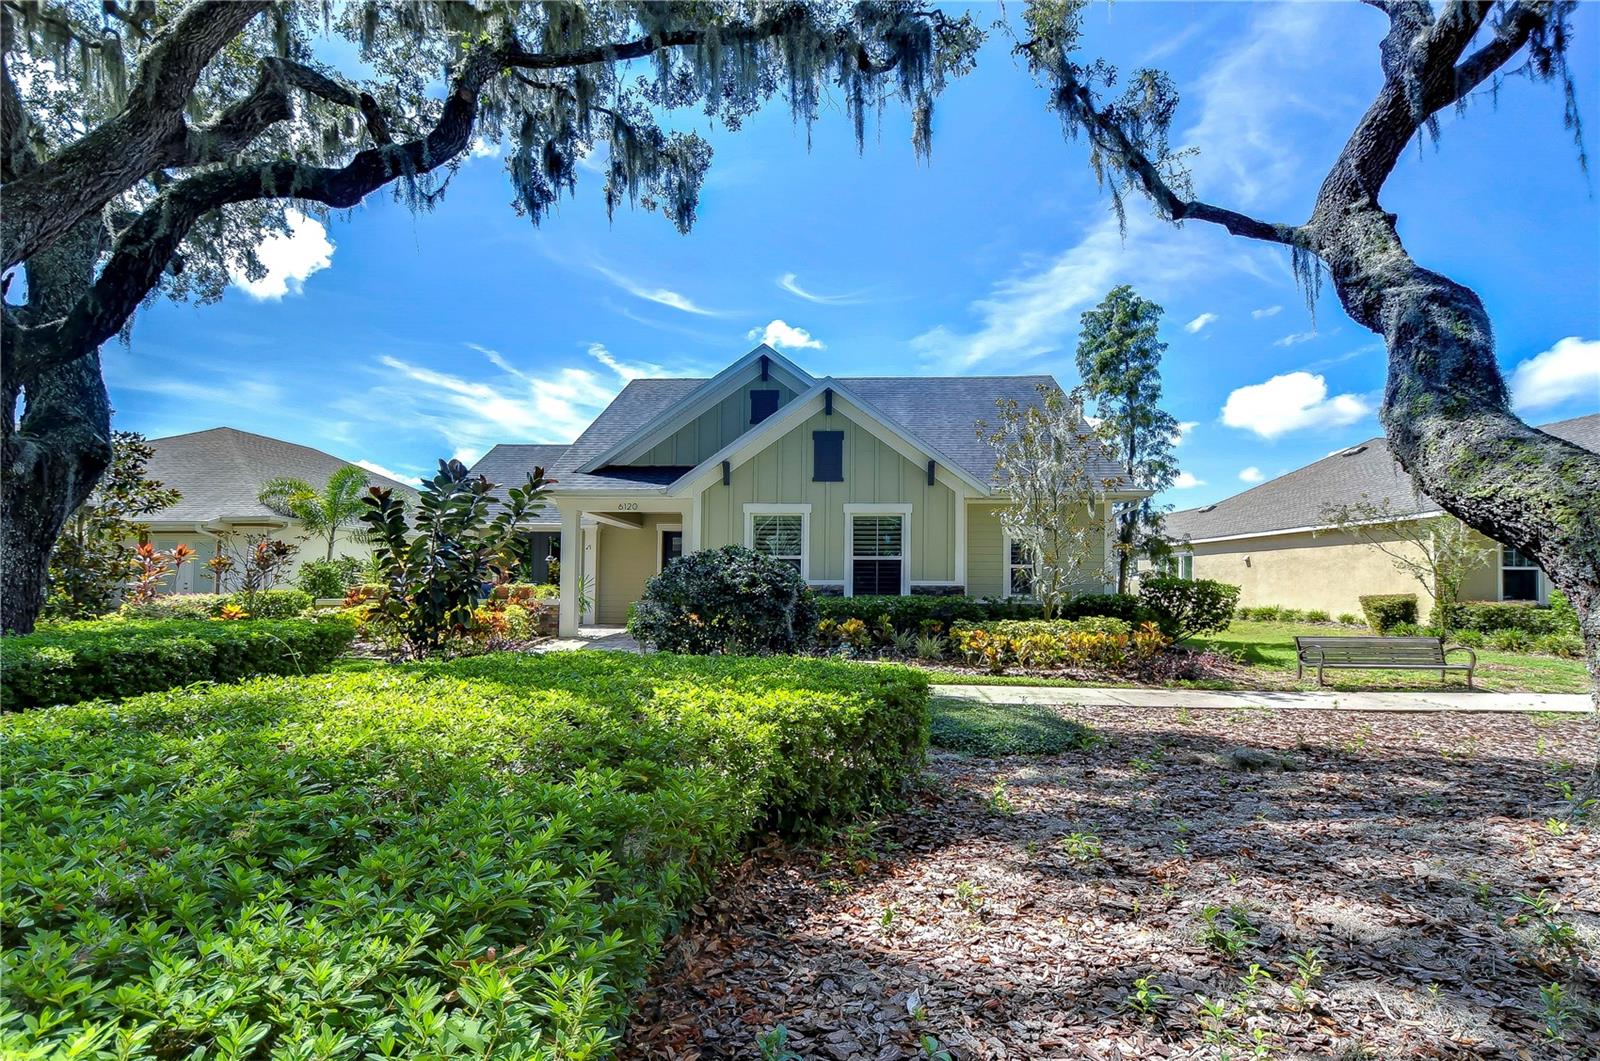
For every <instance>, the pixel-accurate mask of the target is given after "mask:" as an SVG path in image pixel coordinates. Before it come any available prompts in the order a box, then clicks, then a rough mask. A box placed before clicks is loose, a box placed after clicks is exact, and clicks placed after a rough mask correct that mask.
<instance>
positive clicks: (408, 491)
mask: <svg viewBox="0 0 1600 1061" xmlns="http://www.w3.org/2000/svg"><path fill="white" fill-rule="evenodd" d="M150 445H151V447H152V448H153V449H154V450H155V454H154V455H153V456H152V457H151V458H150V463H149V464H148V465H147V466H146V469H145V472H146V474H147V475H148V476H149V477H150V478H151V479H155V480H158V481H159V482H160V483H161V484H162V485H163V486H167V487H171V488H173V489H175V490H177V491H178V492H179V493H180V494H182V495H183V499H182V500H181V501H179V502H178V503H177V504H176V505H173V506H171V507H169V508H164V509H162V510H161V511H159V512H154V513H151V514H150V515H149V516H146V517H144V518H143V519H142V520H141V522H147V523H203V522H207V521H210V520H216V519H238V518H241V517H242V518H245V519H250V518H260V519H265V520H275V519H278V518H280V517H278V516H277V515H276V514H274V513H273V511H272V510H271V509H269V508H267V506H265V505H263V504H262V503H261V502H260V501H258V500H257V495H259V494H260V493H261V488H262V486H264V485H265V484H266V482H267V481H268V480H269V479H276V478H278V477H280V476H292V477H294V478H296V479H304V480H306V481H307V482H309V483H310V484H311V485H312V486H321V485H322V484H323V483H325V482H327V481H328V476H330V475H332V474H333V473H334V472H336V471H338V470H339V469H340V468H343V467H347V466H349V465H350V464H351V462H350V461H347V460H342V459H340V458H338V457H335V456H334V455H333V454H331V453H324V452H323V451H322V450H320V449H312V448H311V447H310V446H300V445H296V444H295V443H293V442H285V441H283V440H282V439H278V438H269V437H267V436H266V435H255V434H251V433H250V432H248V431H240V430H238V429H237V428H232V427H213V428H211V429H210V430H207V431H193V432H190V433H189V434H187V435H169V436H167V437H166V438H153V439H151V440H150ZM367 478H368V479H369V480H370V481H371V483H372V485H374V486H385V487H388V488H389V489H391V490H397V491H399V492H400V493H402V494H404V495H407V496H409V497H415V496H416V491H415V490H414V489H412V488H411V487H409V486H407V485H405V484H404V483H398V482H395V481H394V480H393V479H390V478H389V477H387V476H384V475H378V474H377V473H376V472H367Z"/></svg>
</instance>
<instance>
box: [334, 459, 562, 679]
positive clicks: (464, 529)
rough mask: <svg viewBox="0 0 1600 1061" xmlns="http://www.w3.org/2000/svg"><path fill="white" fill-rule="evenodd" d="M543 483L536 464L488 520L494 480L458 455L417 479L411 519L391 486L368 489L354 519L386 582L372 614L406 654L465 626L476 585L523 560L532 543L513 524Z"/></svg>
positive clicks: (529, 510)
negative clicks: (366, 534)
mask: <svg viewBox="0 0 1600 1061" xmlns="http://www.w3.org/2000/svg"><path fill="white" fill-rule="evenodd" d="M550 482H552V480H550V479H547V478H545V475H544V469H543V468H535V469H534V471H533V474H532V475H530V476H528V481H527V483H526V484H525V485H523V486H520V487H514V488H512V489H511V490H510V491H508V495H507V500H506V502H505V504H504V505H503V506H502V509H501V511H500V513H499V514H498V515H497V516H495V517H494V518H493V519H492V520H491V519H490V517H489V510H490V507H491V505H492V504H493V503H494V497H493V494H494V489H495V484H494V483H491V482H490V481H489V480H488V479H485V478H484V477H483V476H481V475H479V476H471V475H469V474H468V472H467V468H466V465H464V464H462V463H461V462H460V461H458V460H449V461H440V462H439V474H437V475H435V476H434V477H433V478H431V479H428V480H427V481H425V482H424V483H423V484H422V497H421V500H420V501H419V502H418V503H417V506H416V518H415V522H414V524H412V523H408V521H407V519H406V512H405V506H404V505H403V504H401V502H400V500H399V499H398V498H396V497H395V496H394V494H393V492H392V491H391V490H388V489H385V488H383V487H376V486H375V487H373V488H372V489H371V490H369V491H368V493H367V496H366V498H365V499H364V503H365V505H366V511H365V512H364V513H363V514H362V517H361V518H362V520H363V521H364V522H365V523H366V524H367V526H368V527H370V528H371V536H372V540H373V542H374V544H375V546H376V550H375V552H374V556H375V557H376V559H377V564H378V567H379V569H380V570H381V572H382V576H383V577H382V581H383V583H384V584H385V585H386V586H387V588H388V592H387V593H386V594H385V595H384V598H383V602H382V604H381V605H380V606H379V609H378V613H377V614H378V617H379V618H380V619H381V620H382V621H384V622H386V623H388V624H389V625H390V626H391V627H392V628H393V629H394V632H395V634H396V635H397V637H398V638H399V640H400V641H401V642H402V644H403V645H404V647H405V650H406V652H407V654H409V655H412V656H425V655H429V654H430V653H433V652H437V651H438V650H439V649H440V648H442V647H443V646H444V644H445V642H446V640H448V639H449V638H450V637H452V636H456V635H459V634H463V633H466V632H467V631H468V630H470V629H471V628H472V624H473V622H474V621H475V620H474V616H473V608H474V606H475V605H476V604H477V602H478V599H479V597H480V596H482V591H483V587H484V586H485V585H486V584H488V583H490V582H502V581H505V580H506V579H508V578H509V577H510V576H511V573H512V572H515V571H516V570H518V568H519V567H520V566H521V565H522V564H523V563H524V562H525V561H526V559H527V555H526V551H527V550H528V549H531V548H532V546H531V544H530V543H529V542H528V539H527V537H526V536H525V535H523V534H520V533H519V532H518V530H517V528H518V527H519V526H520V525H521V524H522V523H524V522H525V521H526V520H527V519H529V518H530V517H531V516H532V514H533V512H534V510H535V509H537V508H538V506H539V504H540V503H541V502H543V501H544V499H545V497H546V496H547V494H548V491H547V489H546V487H547V486H548V485H549V484H550Z"/></svg>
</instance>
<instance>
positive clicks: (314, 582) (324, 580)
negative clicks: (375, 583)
mask: <svg viewBox="0 0 1600 1061" xmlns="http://www.w3.org/2000/svg"><path fill="white" fill-rule="evenodd" d="M364 567H365V565H364V564H362V562H361V561H360V560H358V559H356V558H355V557H353V556H341V557H338V558H337V559H334V560H307V561H306V562H305V563H303V564H301V565H300V570H299V572H298V573H297V574H296V575H295V584H296V585H298V586H299V587H300V588H301V589H302V590H304V591H305V592H306V594H307V595H308V596H310V597H311V598H312V599H313V600H327V599H329V598H331V597H343V596H344V595H345V591H346V590H348V589H349V588H350V587H351V586H353V585H355V584H356V583H357V582H359V581H361V572H362V570H363V568H364Z"/></svg>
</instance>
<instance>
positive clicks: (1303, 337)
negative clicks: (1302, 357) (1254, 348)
mask: <svg viewBox="0 0 1600 1061" xmlns="http://www.w3.org/2000/svg"><path fill="white" fill-rule="evenodd" d="M1316 337H1317V333H1316V332H1295V333H1294V334H1292V335H1285V336H1284V337H1283V338H1282V339H1274V340H1272V345H1273V346H1299V345H1300V344H1301V343H1309V342H1310V341H1311V340H1313V339H1315V338H1316Z"/></svg>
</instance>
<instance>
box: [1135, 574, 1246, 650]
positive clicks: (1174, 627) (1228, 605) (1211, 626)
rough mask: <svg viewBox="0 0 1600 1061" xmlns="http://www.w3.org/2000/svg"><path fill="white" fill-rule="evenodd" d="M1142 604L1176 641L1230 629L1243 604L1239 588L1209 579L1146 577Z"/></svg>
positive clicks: (1141, 581)
mask: <svg viewBox="0 0 1600 1061" xmlns="http://www.w3.org/2000/svg"><path fill="white" fill-rule="evenodd" d="M1139 603H1140V605H1142V606H1143V608H1144V610H1145V611H1146V612H1148V613H1149V614H1150V617H1151V619H1152V621H1154V622H1155V624H1156V625H1157V626H1158V627H1160V628H1161V632H1162V633H1163V634H1166V635H1167V636H1168V637H1170V638H1172V639H1173V640H1174V641H1182V640H1183V639H1184V638H1186V637H1193V636H1194V635H1195V634H1207V633H1211V632H1213V631H1217V630H1226V629H1227V628H1228V623H1229V622H1230V621H1232V619H1233V609H1234V607H1235V606H1236V605H1237V604H1238V603H1239V587H1238V586H1234V585H1230V584H1228V583H1226V582H1217V581H1214V580H1212V579H1209V578H1194V579H1188V578H1162V577H1155V578H1144V579H1141V580H1140V582H1139Z"/></svg>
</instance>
